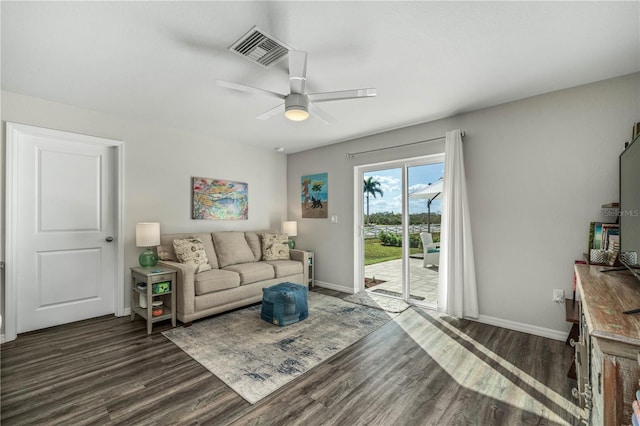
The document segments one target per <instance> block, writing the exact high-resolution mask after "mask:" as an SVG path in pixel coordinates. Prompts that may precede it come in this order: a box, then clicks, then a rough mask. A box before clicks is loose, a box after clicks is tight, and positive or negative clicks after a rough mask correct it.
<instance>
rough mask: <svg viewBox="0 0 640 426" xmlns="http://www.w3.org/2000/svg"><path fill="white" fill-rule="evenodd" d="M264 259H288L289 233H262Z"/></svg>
mask: <svg viewBox="0 0 640 426" xmlns="http://www.w3.org/2000/svg"><path fill="white" fill-rule="evenodd" d="M260 236H261V237H262V259H263V260H288V259H289V237H287V234H267V233H262V234H260Z"/></svg>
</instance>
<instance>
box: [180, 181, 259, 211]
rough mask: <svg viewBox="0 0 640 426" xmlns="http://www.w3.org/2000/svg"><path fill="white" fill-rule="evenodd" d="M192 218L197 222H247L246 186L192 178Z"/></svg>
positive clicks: (247, 194)
mask: <svg viewBox="0 0 640 426" xmlns="http://www.w3.org/2000/svg"><path fill="white" fill-rule="evenodd" d="M191 187H192V189H193V210H192V216H191V217H192V218H193V219H198V220H216V219H218V220H247V219H248V218H249V191H248V187H249V186H248V185H247V184H246V183H242V182H234V181H230V180H222V179H209V178H203V177H192V178H191Z"/></svg>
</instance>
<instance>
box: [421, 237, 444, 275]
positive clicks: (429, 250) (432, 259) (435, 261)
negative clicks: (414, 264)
mask: <svg viewBox="0 0 640 426" xmlns="http://www.w3.org/2000/svg"><path fill="white" fill-rule="evenodd" d="M420 239H421V240H422V252H423V259H424V260H423V263H422V266H423V267H424V268H426V267H427V265H435V266H438V265H439V264H440V243H434V242H433V237H432V236H431V234H430V233H428V232H421V233H420Z"/></svg>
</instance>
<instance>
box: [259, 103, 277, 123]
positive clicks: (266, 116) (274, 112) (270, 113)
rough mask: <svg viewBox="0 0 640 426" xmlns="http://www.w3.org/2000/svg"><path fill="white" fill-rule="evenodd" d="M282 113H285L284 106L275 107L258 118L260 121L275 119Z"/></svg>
mask: <svg viewBox="0 0 640 426" xmlns="http://www.w3.org/2000/svg"><path fill="white" fill-rule="evenodd" d="M282 113H284V104H280V105H278V106H276V107H273V108H271V109H270V110H268V111H265V112H263V113H262V114H260V115H259V116H257V117H256V118H257V119H258V120H268V119H269V118H271V117H275V116H276V115H278V114H282Z"/></svg>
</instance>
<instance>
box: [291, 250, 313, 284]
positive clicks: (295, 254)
mask: <svg viewBox="0 0 640 426" xmlns="http://www.w3.org/2000/svg"><path fill="white" fill-rule="evenodd" d="M289 258H290V259H291V260H296V261H298V262H302V274H303V280H304V283H303V284H304V285H306V286H308V285H309V252H307V251H304V250H298V249H290V250H289Z"/></svg>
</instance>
